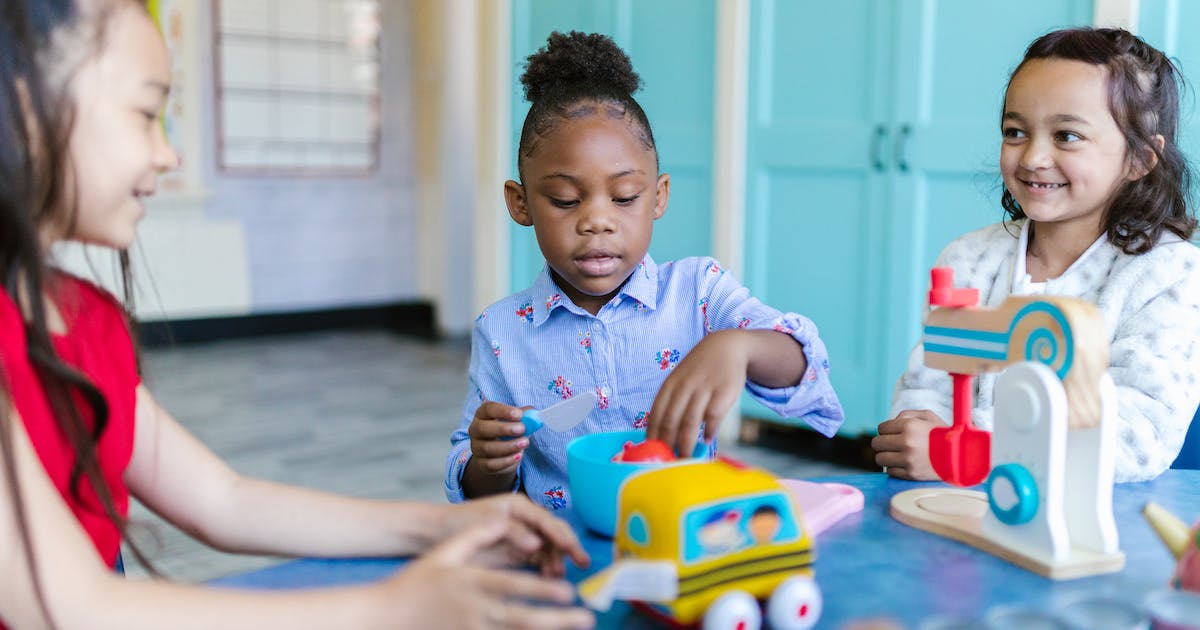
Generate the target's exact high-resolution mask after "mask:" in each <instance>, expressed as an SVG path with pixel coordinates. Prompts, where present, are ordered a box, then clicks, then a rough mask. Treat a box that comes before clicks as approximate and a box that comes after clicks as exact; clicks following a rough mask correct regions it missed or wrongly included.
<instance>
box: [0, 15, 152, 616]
mask: <svg viewBox="0 0 1200 630" xmlns="http://www.w3.org/2000/svg"><path fill="white" fill-rule="evenodd" d="M124 3H134V0H113V1H111V2H107V3H103V4H102V5H101V6H98V7H97V8H95V9H92V8H90V7H89V9H87V10H84V9H81V8H80V7H79V6H78V5H77V0H5V1H4V2H3V3H2V5H0V283H2V284H3V289H4V292H5V293H6V294H7V295H8V297H9V298H11V299H12V301H13V302H14V303H15V304H17V305H18V308H19V309H20V310H21V312H22V315H23V317H24V318H25V340H26V346H27V349H28V350H27V352H28V357H27V359H28V360H29V362H30V364H31V365H32V366H33V368H34V370H35V372H36V374H37V377H38V380H39V382H40V383H41V385H42V387H43V388H44V390H45V392H46V397H47V399H48V400H49V403H50V405H51V410H52V411H53V413H54V417H55V420H56V422H57V423H58V425H59V428H60V429H61V430H62V431H63V434H64V435H65V436H66V437H67V439H68V441H69V442H70V444H71V447H72V449H73V450H74V454H75V460H74V463H73V465H72V469H71V475H70V492H71V493H72V495H73V496H75V497H76V498H79V497H80V496H81V494H80V493H81V484H82V483H83V481H84V480H86V481H87V483H88V485H90V486H91V488H92V489H93V490H94V491H95V492H96V494H97V496H98V497H99V499H100V504H101V506H102V509H103V510H104V512H105V514H106V515H107V517H108V518H109V519H110V520H111V521H112V522H113V523H114V524H115V525H116V526H117V528H118V529H119V531H120V532H121V534H122V538H124V534H125V530H126V523H125V519H124V517H123V516H122V515H121V514H119V513H118V512H117V510H116V508H115V506H114V503H113V499H112V492H111V489H110V488H109V487H108V484H107V483H106V482H105V480H104V478H103V476H102V475H101V472H100V465H99V462H98V461H97V456H96V447H97V443H98V442H99V440H100V437H101V436H102V435H103V433H104V431H105V428H106V427H107V425H108V420H109V409H108V405H107V403H106V402H105V399H104V396H103V395H102V394H101V393H100V391H99V389H97V387H96V386H95V385H94V384H93V383H92V382H91V381H90V380H89V379H88V378H87V376H85V375H84V374H83V373H81V372H80V371H79V370H76V369H75V368H73V367H71V366H70V365H68V364H67V363H66V362H64V361H63V360H62V359H61V358H59V356H58V354H57V353H56V352H55V350H54V346H53V344H52V342H51V338H50V333H49V328H48V326H47V313H46V307H45V303H44V300H43V298H42V296H44V295H46V294H47V292H50V293H53V289H54V287H53V286H51V285H52V283H53V282H54V278H53V276H52V274H50V273H49V272H48V270H47V267H46V263H45V256H46V252H45V251H43V249H42V246H41V243H40V240H39V230H40V229H41V228H43V227H44V226H46V225H63V226H67V227H68V228H72V227H73V224H74V220H75V203H76V195H75V194H74V190H73V189H71V188H70V187H69V186H68V185H67V183H66V182H68V181H70V180H69V179H68V178H67V177H65V176H64V174H65V173H67V172H68V169H70V168H71V163H70V160H69V157H68V152H67V143H68V140H69V138H70V133H71V128H72V122H73V117H74V116H73V103H72V100H71V98H70V96H69V90H68V89H67V88H68V84H69V83H70V80H71V78H72V76H73V74H74V73H75V71H76V70H77V69H78V66H79V63H81V62H82V61H83V60H84V59H85V58H86V56H87V55H92V54H96V53H97V51H99V50H100V44H101V43H102V35H103V31H104V26H105V25H107V23H108V21H109V19H110V18H111V16H112V15H113V14H114V13H115V11H116V10H117V8H118V7H119V6H121V5H122V4H124ZM136 4H137V5H139V6H144V4H143V3H141V2H137V3H136ZM121 260H122V267H123V269H122V276H123V277H128V257H127V256H122V257H121ZM129 292H130V290H129V288H126V289H125V293H126V294H128V293H129ZM0 386H6V383H5V382H4V379H0ZM4 398H7V400H5V401H4V402H3V403H0V449H2V451H0V456H2V457H3V460H4V466H5V472H6V479H7V483H8V490H9V495H10V496H11V497H12V500H13V503H14V508H15V509H14V513H15V514H16V516H17V518H16V520H17V525H18V530H19V533H20V536H21V540H22V542H23V543H24V544H23V546H24V549H25V554H26V560H27V563H28V565H29V568H30V575H31V576H32V579H33V583H34V588H35V590H36V592H37V594H38V600H39V603H40V604H41V606H42V610H43V611H45V612H47V619H49V614H48V609H47V608H46V606H45V599H44V597H43V593H42V588H41V584H40V580H39V577H38V572H37V571H36V570H34V567H35V566H36V564H37V563H36V557H35V551H34V549H33V545H32V544H31V541H30V537H29V524H28V522H27V520H26V514H25V511H24V508H23V501H22V497H21V486H20V484H19V483H18V481H17V470H16V465H15V461H14V451H13V443H12V439H11V438H12V435H13V433H14V431H15V427H14V426H13V422H14V420H13V417H12V416H11V414H10V413H9V412H8V410H9V408H10V406H9V404H8V403H11V402H14V401H13V400H12V397H11V395H10V396H6V397H4ZM76 401H82V405H79V404H77V403H76ZM81 407H82V408H81ZM131 549H132V551H133V553H134V555H135V556H136V557H137V558H138V559H139V560H142V561H144V558H143V556H142V554H141V552H140V551H139V550H138V549H137V547H136V546H133V547H131ZM151 570H152V569H151ZM152 571H153V570H152Z"/></svg>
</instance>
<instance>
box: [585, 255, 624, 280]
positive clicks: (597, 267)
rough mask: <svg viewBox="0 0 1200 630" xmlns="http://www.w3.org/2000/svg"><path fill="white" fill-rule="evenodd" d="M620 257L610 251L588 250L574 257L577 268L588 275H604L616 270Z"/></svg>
mask: <svg viewBox="0 0 1200 630" xmlns="http://www.w3.org/2000/svg"><path fill="white" fill-rule="evenodd" d="M620 263H621V258H620V257H619V256H617V255H615V254H612V253H610V252H588V253H587V254H584V255H583V256H580V257H579V258H576V259H575V264H577V265H579V270H580V271H582V272H583V273H584V274H586V275H589V276H606V275H608V274H610V273H612V272H614V271H616V269H617V266H618V265H620Z"/></svg>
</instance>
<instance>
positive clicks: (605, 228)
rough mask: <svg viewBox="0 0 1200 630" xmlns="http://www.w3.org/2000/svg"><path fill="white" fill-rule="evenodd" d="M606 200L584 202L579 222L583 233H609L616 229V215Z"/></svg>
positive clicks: (580, 230) (579, 227)
mask: <svg viewBox="0 0 1200 630" xmlns="http://www.w3.org/2000/svg"><path fill="white" fill-rule="evenodd" d="M605 201H607V200H596V201H586V202H584V203H583V204H582V207H581V208H580V211H581V212H580V216H579V224H578V229H579V232H580V233H581V234H600V233H608V232H612V231H614V230H615V229H616V226H617V223H616V217H615V215H614V214H613V210H612V208H611V207H609V204H607V203H605Z"/></svg>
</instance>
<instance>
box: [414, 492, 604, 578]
mask: <svg viewBox="0 0 1200 630" xmlns="http://www.w3.org/2000/svg"><path fill="white" fill-rule="evenodd" d="M444 510H445V516H444V517H443V518H442V519H441V521H440V523H439V526H438V530H437V531H438V532H439V533H441V534H442V535H444V536H451V535H454V534H457V533H458V532H460V531H463V530H465V529H468V528H470V527H474V526H476V525H479V524H482V523H492V522H495V521H502V522H505V523H508V524H509V527H508V533H507V535H506V537H505V539H504V544H502V545H501V544H497V545H493V546H492V549H491V551H492V552H494V553H492V557H491V558H483V557H481V558H477V559H476V560H477V562H478V563H480V564H485V565H489V566H505V565H528V564H533V565H537V566H538V567H539V568H540V569H541V571H542V575H545V576H547V577H562V576H563V575H566V563H565V559H566V558H568V557H569V558H571V560H572V561H574V562H575V565H576V566H578V567H581V568H586V567H587V566H588V565H589V564H591V559H590V558H589V557H588V555H587V552H586V551H584V550H583V545H581V544H580V543H579V537H578V536H576V535H575V532H574V530H572V529H571V526H570V525H568V524H567V522H566V521H564V520H562V519H560V518H558V517H556V516H554V515H553V514H552V513H550V512H548V511H546V510H544V509H542V508H540V507H538V506H537V505H534V503H533V502H532V501H530V500H529V499H528V498H527V497H526V496H524V495H518V494H507V495H503V496H496V497H489V498H486V499H479V500H478V501H468V502H466V503H462V504H459V505H448V506H445V507H444Z"/></svg>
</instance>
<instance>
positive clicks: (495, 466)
mask: <svg viewBox="0 0 1200 630" xmlns="http://www.w3.org/2000/svg"><path fill="white" fill-rule="evenodd" d="M521 414H522V411H521V410H520V409H518V408H516V407H513V406H512V405H505V404H503V403H498V402H490V401H489V402H485V403H483V404H482V405H479V408H478V409H476V410H475V418H474V419H473V420H471V426H470V427H468V429H467V435H469V436H470V438H471V461H470V462H469V463H468V464H467V468H466V470H465V471H463V480H462V483H463V491H464V493H465V494H466V495H467V496H468V497H476V496H482V495H487V494H496V493H500V492H507V491H509V490H510V489H512V484H513V482H514V481H515V480H516V476H517V467H518V466H520V465H521V455H522V453H523V452H524V451H525V447H527V446H529V438H527V437H524V434H525V425H524V424H522V423H521Z"/></svg>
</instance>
